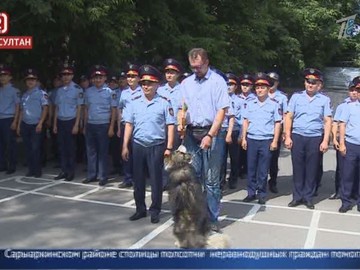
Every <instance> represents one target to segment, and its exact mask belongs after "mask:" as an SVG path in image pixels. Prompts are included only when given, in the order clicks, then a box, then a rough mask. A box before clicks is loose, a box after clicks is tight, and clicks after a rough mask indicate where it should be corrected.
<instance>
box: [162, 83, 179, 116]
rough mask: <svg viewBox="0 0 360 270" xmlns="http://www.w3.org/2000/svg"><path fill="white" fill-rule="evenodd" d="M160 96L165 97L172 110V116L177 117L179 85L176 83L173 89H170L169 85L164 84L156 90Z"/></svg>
mask: <svg viewBox="0 0 360 270" xmlns="http://www.w3.org/2000/svg"><path fill="white" fill-rule="evenodd" d="M157 93H158V94H159V95H160V96H163V97H166V98H167V99H168V100H170V102H171V106H172V107H173V109H174V115H177V113H178V111H179V107H181V94H180V84H179V83H177V84H176V85H175V86H174V88H171V87H170V86H169V84H168V83H167V84H165V85H163V86H161V87H159V89H158V90H157Z"/></svg>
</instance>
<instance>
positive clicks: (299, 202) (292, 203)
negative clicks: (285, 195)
mask: <svg viewBox="0 0 360 270" xmlns="http://www.w3.org/2000/svg"><path fill="white" fill-rule="evenodd" d="M300 204H302V202H301V201H296V200H292V201H291V202H289V204H288V206H289V207H296V206H299V205H300Z"/></svg>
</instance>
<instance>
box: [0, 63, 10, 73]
mask: <svg viewBox="0 0 360 270" xmlns="http://www.w3.org/2000/svg"><path fill="white" fill-rule="evenodd" d="M2 74H6V75H11V68H10V67H9V66H6V65H3V64H0V75H2Z"/></svg>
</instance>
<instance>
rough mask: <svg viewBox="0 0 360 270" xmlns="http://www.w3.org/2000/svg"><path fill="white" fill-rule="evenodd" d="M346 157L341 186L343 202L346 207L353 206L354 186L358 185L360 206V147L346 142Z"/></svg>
mask: <svg viewBox="0 0 360 270" xmlns="http://www.w3.org/2000/svg"><path fill="white" fill-rule="evenodd" d="M345 144H346V155H345V156H344V163H343V168H342V169H343V170H342V177H341V180H342V184H341V191H342V192H341V201H342V204H343V205H344V206H349V205H351V204H352V201H351V195H352V192H353V188H354V186H356V185H357V205H360V199H359V198H360V197H359V195H360V191H359V181H360V179H359V178H360V177H359V175H360V169H359V168H360V145H356V144H353V143H349V142H345Z"/></svg>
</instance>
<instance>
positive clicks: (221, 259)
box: [0, 249, 360, 269]
mask: <svg viewBox="0 0 360 270" xmlns="http://www.w3.org/2000/svg"><path fill="white" fill-rule="evenodd" d="M59 268H61V269H360V250H327V249H326V250H302V249H301V250H300V249H299V250H277V249H276V250H272V249H256V250H244V249H231V250H203V249H201V250H173V249H163V250H158V249H149V250H130V249H117V250H113V249H111V250H110V249H101V250H92V249H82V250H79V249H69V250H64V249H51V250H49V249H46V250H45V249H39V250H33V249H32V250H29V249H24V250H21V249H5V250H4V249H2V250H1V256H0V269H59Z"/></svg>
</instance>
